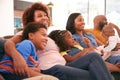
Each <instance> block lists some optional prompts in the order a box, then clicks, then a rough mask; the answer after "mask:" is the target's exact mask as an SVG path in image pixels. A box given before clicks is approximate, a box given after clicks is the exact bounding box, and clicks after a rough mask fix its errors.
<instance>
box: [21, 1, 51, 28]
mask: <svg viewBox="0 0 120 80" xmlns="http://www.w3.org/2000/svg"><path fill="white" fill-rule="evenodd" d="M36 10H41V11H43V12H45V13H46V14H47V16H48V18H49V17H50V16H49V9H48V7H47V6H46V5H44V4H42V3H34V4H33V5H31V6H30V7H28V8H26V10H25V11H24V13H23V16H22V22H23V27H25V26H26V25H27V24H28V23H29V22H34V13H35V11H36Z"/></svg>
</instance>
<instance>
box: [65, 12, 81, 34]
mask: <svg viewBox="0 0 120 80" xmlns="http://www.w3.org/2000/svg"><path fill="white" fill-rule="evenodd" d="M79 15H81V13H72V14H70V16H69V17H68V20H67V24H66V30H69V31H70V32H71V33H72V34H75V33H76V31H75V26H74V23H75V22H74V21H75V19H76V18H77V17H78V16H79Z"/></svg>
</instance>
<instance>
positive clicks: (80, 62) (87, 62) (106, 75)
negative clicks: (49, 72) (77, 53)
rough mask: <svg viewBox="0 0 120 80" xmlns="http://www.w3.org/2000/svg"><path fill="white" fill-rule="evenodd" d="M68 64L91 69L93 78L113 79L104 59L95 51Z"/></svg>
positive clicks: (98, 79)
mask: <svg viewBox="0 0 120 80" xmlns="http://www.w3.org/2000/svg"><path fill="white" fill-rule="evenodd" d="M67 65H68V66H71V67H76V68H79V69H83V70H87V71H89V73H90V76H91V77H92V78H93V79H92V80H113V78H112V75H111V74H110V72H109V71H108V69H107V67H106V65H105V63H104V61H103V59H102V58H101V56H100V55H99V54H98V53H95V52H92V53H88V54H87V55H85V56H82V57H80V58H78V59H76V60H74V61H72V62H70V63H67Z"/></svg>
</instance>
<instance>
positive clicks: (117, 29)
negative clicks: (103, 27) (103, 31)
mask: <svg viewBox="0 0 120 80" xmlns="http://www.w3.org/2000/svg"><path fill="white" fill-rule="evenodd" d="M109 25H111V26H112V27H113V28H115V29H116V31H117V33H118V35H119V37H120V29H119V27H118V26H117V25H115V24H113V23H109Z"/></svg>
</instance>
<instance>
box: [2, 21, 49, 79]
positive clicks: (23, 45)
mask: <svg viewBox="0 0 120 80" xmlns="http://www.w3.org/2000/svg"><path fill="white" fill-rule="evenodd" d="M22 37H23V41H22V42H20V43H18V44H17V45H16V49H17V50H18V51H19V52H20V54H21V55H22V56H23V57H24V59H25V61H26V63H27V65H28V67H29V71H30V74H29V76H17V75H15V73H14V70H13V68H14V67H13V65H14V64H13V59H12V58H11V57H10V56H9V55H7V54H5V55H4V57H3V59H2V61H1V62H0V74H2V76H3V77H4V78H5V80H21V79H23V78H26V77H31V76H38V75H42V74H41V73H40V70H38V71H37V69H36V66H37V65H38V62H37V61H38V59H37V56H36V50H38V49H41V50H42V49H44V48H45V46H46V44H47V28H46V26H44V25H43V24H40V23H34V22H32V23H29V24H28V25H27V26H26V28H25V29H24V31H23V35H22ZM38 44H39V45H38ZM14 75H15V76H14Z"/></svg>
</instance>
